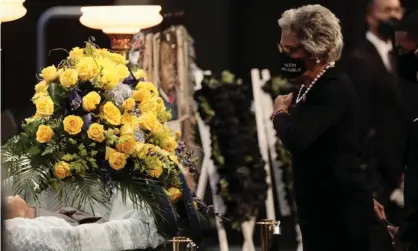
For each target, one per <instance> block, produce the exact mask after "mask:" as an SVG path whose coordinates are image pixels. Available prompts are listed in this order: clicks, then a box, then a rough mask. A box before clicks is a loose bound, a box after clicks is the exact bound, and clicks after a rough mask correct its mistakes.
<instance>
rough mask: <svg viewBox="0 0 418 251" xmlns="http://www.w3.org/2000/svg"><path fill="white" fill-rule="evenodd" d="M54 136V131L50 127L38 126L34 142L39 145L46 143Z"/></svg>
mask: <svg viewBox="0 0 418 251" xmlns="http://www.w3.org/2000/svg"><path fill="white" fill-rule="evenodd" d="M52 136H54V131H53V130H52V129H51V127H49V126H46V125H40V126H39V127H38V131H37V132H36V141H38V142H39V143H46V142H48V141H50V140H51V139H52Z"/></svg>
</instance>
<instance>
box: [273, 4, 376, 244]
mask: <svg viewBox="0 0 418 251" xmlns="http://www.w3.org/2000/svg"><path fill="white" fill-rule="evenodd" d="M279 26H280V28H281V32H282V33H281V40H280V43H279V45H278V46H279V51H280V54H279V60H278V64H279V66H280V71H281V75H282V76H283V77H284V78H286V79H288V80H289V81H292V82H295V83H299V84H301V88H300V90H299V91H298V92H296V93H295V94H294V95H292V94H290V95H280V96H278V97H277V98H276V100H275V103H274V109H275V112H274V114H273V118H272V119H273V124H274V127H275V129H276V131H277V134H278V136H279V138H280V140H281V141H282V143H283V145H284V147H285V148H286V149H287V150H289V151H290V152H291V153H292V168H293V177H294V195H295V200H296V205H297V209H298V210H297V211H298V216H299V223H300V229H301V233H302V243H303V250H304V251H319V250H320V251H337V250H338V251H368V250H369V235H370V227H371V223H372V221H373V217H374V215H373V199H372V196H371V194H370V193H369V191H368V189H367V185H366V180H365V174H364V172H363V170H362V169H361V167H360V160H359V159H358V150H359V149H358V138H359V129H360V115H359V102H358V96H357V93H356V91H355V89H354V87H353V86H352V84H351V82H350V81H349V79H348V77H347V76H346V75H345V74H344V72H342V71H341V69H339V67H338V66H337V65H336V62H337V61H338V60H339V59H340V57H341V51H342V48H343V36H342V33H341V27H340V23H339V20H338V18H337V17H336V16H335V15H334V14H333V13H332V12H331V11H330V10H328V9H327V8H325V7H323V6H321V5H306V6H303V7H300V8H296V9H290V10H287V11H285V12H284V13H283V15H282V17H281V18H280V20H279ZM292 102H294V103H296V105H295V106H294V107H293V108H290V105H291V103H292Z"/></svg>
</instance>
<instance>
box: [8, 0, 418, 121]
mask: <svg viewBox="0 0 418 251" xmlns="http://www.w3.org/2000/svg"><path fill="white" fill-rule="evenodd" d="M149 1H152V2H154V3H156V4H161V5H162V6H163V12H164V13H167V12H176V11H184V12H185V17H184V19H183V20H182V21H181V22H184V23H185V25H186V26H187V27H188V29H189V31H190V33H191V35H192V36H193V37H194V39H195V47H196V52H197V62H198V64H199V66H200V67H201V68H202V69H208V70H212V71H214V72H220V71H221V70H224V69H230V70H232V71H234V72H235V73H237V74H239V75H244V74H247V73H249V70H250V69H251V68H269V69H271V70H273V72H274V70H275V63H276V57H277V41H278V38H279V29H278V25H277V20H278V18H279V17H280V14H281V13H282V12H283V11H284V10H286V9H289V8H293V7H296V6H301V5H303V4H307V3H318V4H322V5H324V6H327V7H328V8H330V9H331V10H332V11H333V12H334V13H335V14H336V15H337V16H338V17H339V18H340V19H341V23H342V27H343V31H344V36H345V42H346V47H345V52H347V51H349V50H350V49H351V48H353V47H354V46H355V44H356V42H357V41H358V40H359V39H362V38H363V37H364V32H365V25H364V11H365V5H366V0H317V1H307V0H292V1H277V0H258V1H253V0H252V1H250V0H199V1H196V0H175V1H173V0H149ZM405 1H407V3H406V4H408V5H410V6H412V5H415V6H414V8H416V7H418V6H416V5H418V1H416V0H405ZM113 3H114V0H29V1H26V3H25V5H26V7H27V9H28V13H27V14H26V16H25V17H23V18H22V19H20V20H17V21H14V22H8V23H4V24H2V29H1V32H2V36H1V46H2V53H1V57H2V64H1V68H2V110H4V109H12V110H14V111H15V115H17V116H18V118H19V119H21V118H22V117H25V116H29V115H31V113H32V110H31V109H29V108H28V107H32V106H31V104H30V102H29V99H30V98H31V96H32V94H33V86H34V84H35V83H36V81H37V80H36V73H39V70H40V69H36V24H37V20H38V18H39V16H40V15H41V13H43V12H44V11H45V10H46V9H48V8H50V7H52V6H58V5H64V6H74V5H110V4H113ZM177 21H178V20H177ZM170 22H171V21H170V20H166V21H165V25H167V24H170ZM89 36H94V37H95V38H96V39H97V43H98V44H99V45H101V46H103V47H106V46H108V45H109V41H108V39H107V37H106V36H105V35H104V34H102V33H101V31H97V30H90V29H87V28H85V27H84V26H82V25H81V24H80V23H79V22H78V20H61V21H54V22H52V23H51V24H50V25H49V26H48V44H47V46H48V48H50V49H52V48H65V49H70V48H71V47H73V46H77V45H82V44H83V42H84V41H85V40H86V39H87V38H88V37H89ZM63 55H64V53H63V52H59V51H58V52H57V51H54V52H51V56H50V58H49V61H48V63H50V64H52V63H57V61H58V60H59V59H61V58H62V56H63Z"/></svg>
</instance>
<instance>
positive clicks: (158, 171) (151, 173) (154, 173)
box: [147, 162, 163, 178]
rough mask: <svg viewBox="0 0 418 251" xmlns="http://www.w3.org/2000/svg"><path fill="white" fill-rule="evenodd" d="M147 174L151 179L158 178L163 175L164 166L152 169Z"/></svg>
mask: <svg viewBox="0 0 418 251" xmlns="http://www.w3.org/2000/svg"><path fill="white" fill-rule="evenodd" d="M160 163H161V162H160ZM147 173H148V175H149V176H151V177H154V178H158V177H160V175H161V174H162V173H163V167H162V165H158V166H155V167H153V168H152V169H150V170H147Z"/></svg>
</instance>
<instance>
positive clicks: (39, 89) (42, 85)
mask: <svg viewBox="0 0 418 251" xmlns="http://www.w3.org/2000/svg"><path fill="white" fill-rule="evenodd" d="M35 92H36V93H47V92H48V83H47V82H46V81H45V80H42V81H41V82H39V83H38V84H36V85H35Z"/></svg>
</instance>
